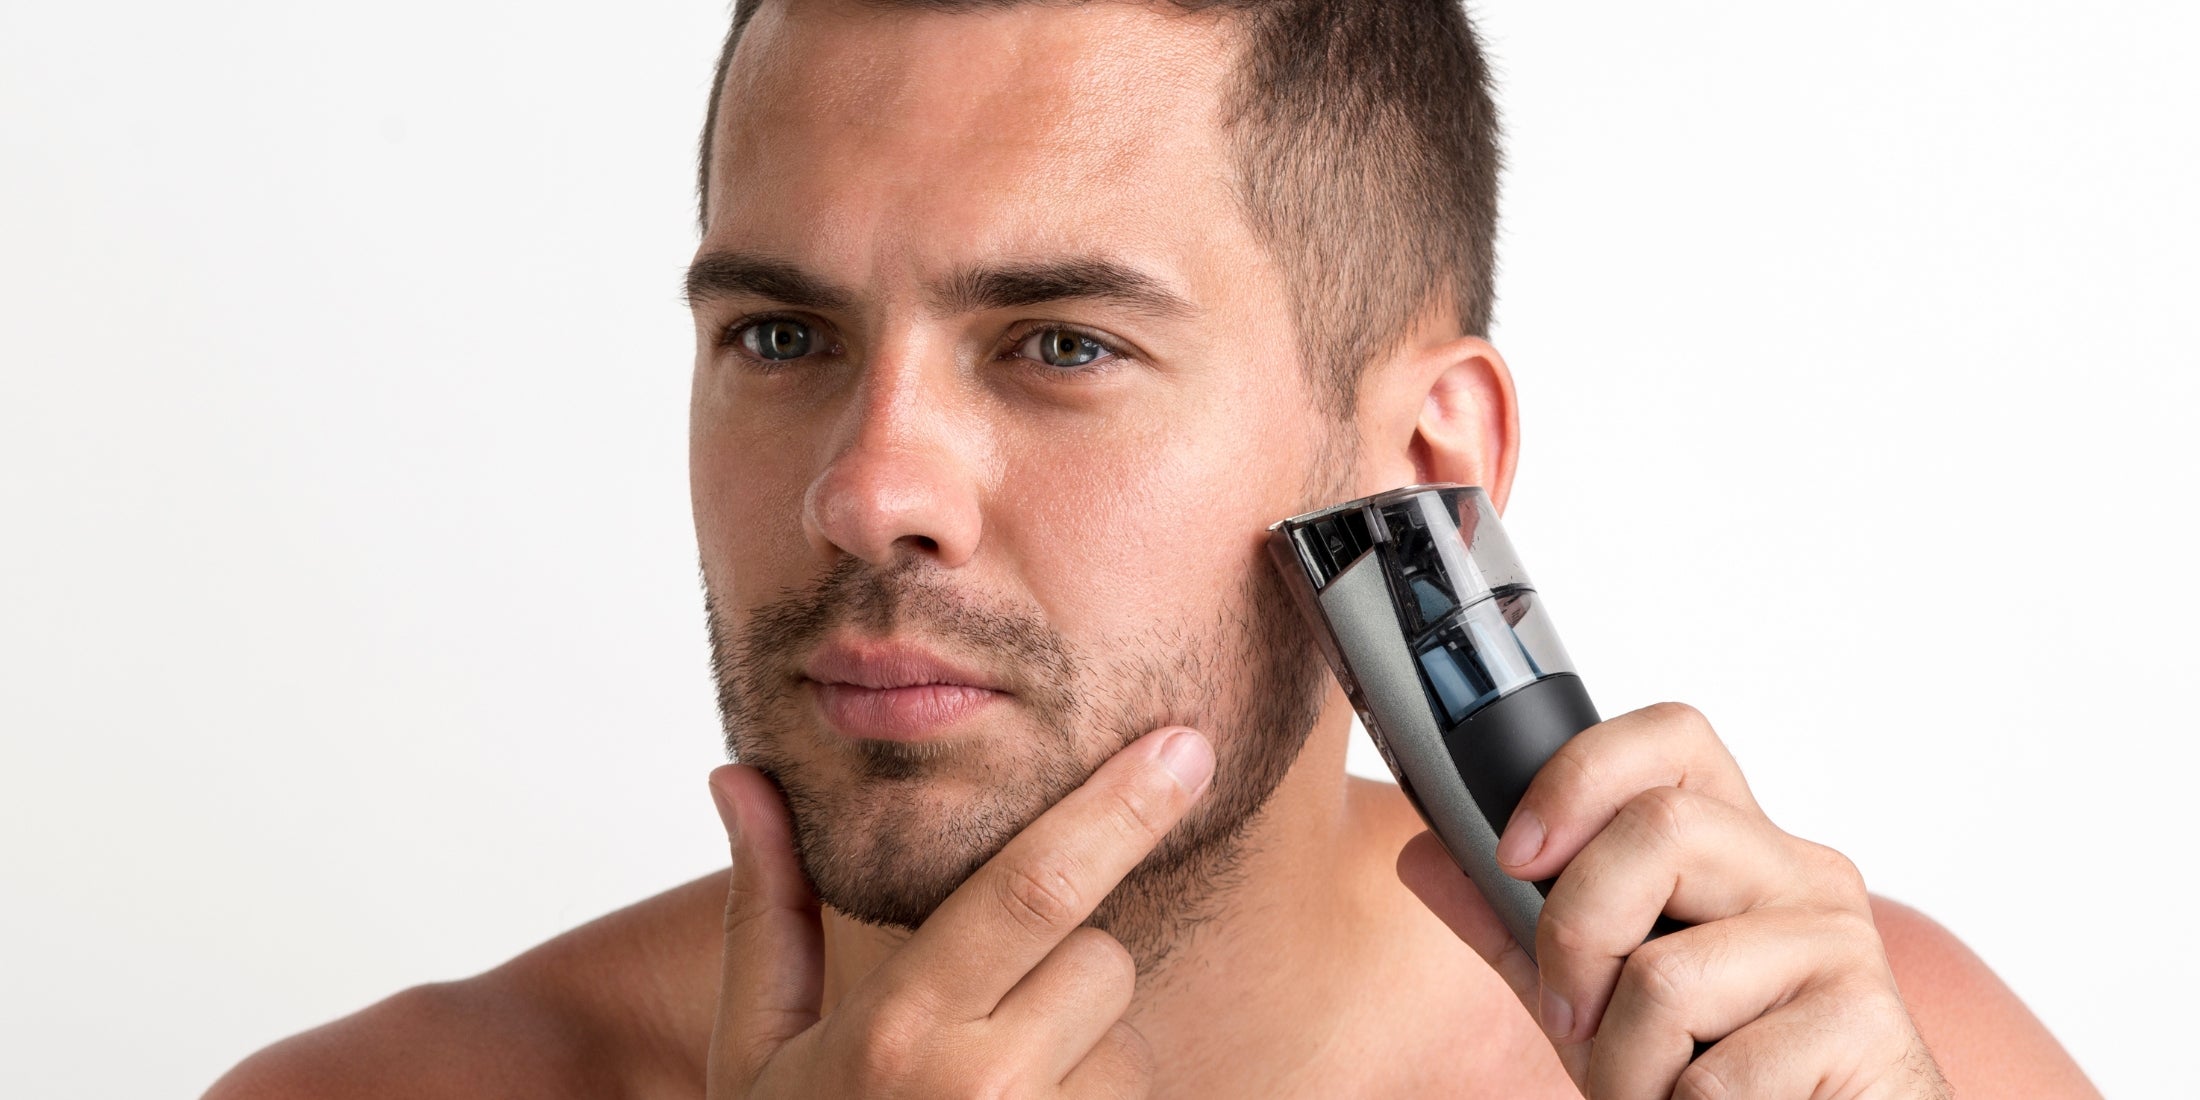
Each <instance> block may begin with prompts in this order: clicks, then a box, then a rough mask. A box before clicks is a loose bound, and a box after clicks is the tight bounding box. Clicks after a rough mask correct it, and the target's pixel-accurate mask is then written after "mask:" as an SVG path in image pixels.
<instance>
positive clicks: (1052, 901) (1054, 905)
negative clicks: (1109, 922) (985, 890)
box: [994, 853, 1084, 933]
mask: <svg viewBox="0 0 2200 1100" xmlns="http://www.w3.org/2000/svg"><path fill="white" fill-rule="evenodd" d="M1068 862H1069V861H1068V857H1067V856H1064V855H1062V854H1060V853H1049V854H1046V855H1042V856H1040V857H1039V858H1037V859H1035V860H1033V861H1031V862H1030V863H1029V864H1028V865H1026V864H1011V865H1009V866H1007V867H1004V868H1002V869H1001V874H1000V875H999V876H998V877H997V878H996V879H995V880H994V881H995V882H997V883H998V884H999V886H998V890H999V894H1000V905H1001V908H1002V909H1003V910H1005V911H1007V913H1008V916H1009V919H1011V920H1013V921H1015V922H1016V924H1017V926H1018V927H1021V928H1024V929H1026V930H1028V931H1031V932H1035V933H1051V932H1053V931H1054V930H1056V929H1058V928H1061V927H1062V926H1063V925H1067V924H1076V923H1077V922H1078V920H1079V919H1080V917H1079V914H1080V913H1082V912H1083V911H1084V909H1083V906H1082V904H1081V903H1082V900H1083V899H1082V898H1081V897H1080V896H1079V893H1078V890H1077V881H1076V879H1075V878H1074V877H1073V876H1072V875H1071V868H1070V867H1069V866H1068Z"/></svg>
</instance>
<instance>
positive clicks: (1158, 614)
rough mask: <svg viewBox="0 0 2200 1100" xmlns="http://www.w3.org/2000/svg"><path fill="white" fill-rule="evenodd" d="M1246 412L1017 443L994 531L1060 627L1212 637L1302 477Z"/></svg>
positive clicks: (1200, 413)
mask: <svg viewBox="0 0 2200 1100" xmlns="http://www.w3.org/2000/svg"><path fill="white" fill-rule="evenodd" d="M1248 411H1250V410H1246V409H1244V408H1243V406H1241V405H1240V404H1239V403H1237V402H1235V401H1218V402H1216V403H1215V404H1214V406H1213V407H1209V408H1203V409H1196V410H1180V411H1178V412H1177V413H1176V414H1175V415H1172V416H1169V417H1166V418H1154V419H1153V420H1152V421H1150V422H1148V423H1145V424H1143V425H1141V426H1139V427H1138V428H1136V429H1135V430H1132V429H1123V428H1121V427H1118V428H1117V429H1116V430H1111V431H1109V432H1107V433H1105V434H1104V435H1102V434H1099V433H1095V434H1094V435H1091V436H1080V437H1077V438H1071V439H1055V440H1044V439H1038V438H1033V439H1027V440H1023V441H1020V443H1019V445H1018V446H1017V447H1016V448H1013V451H1014V453H1016V454H1017V455H1018V456H1019V457H1018V459H1017V460H1016V462H1015V463H1014V465H1013V466H1012V468H1011V471H1010V476H1009V478H1008V479H1007V480H1006V483H1005V484H1004V494H1003V500H1002V501H1001V503H1002V505H1003V506H1002V507H1000V508H997V509H995V510H994V515H995V517H996V520H995V522H994V524H993V527H994V531H993V533H994V534H995V535H996V536H999V537H1001V538H1002V539H1003V540H1004V541H1006V542H1007V543H1009V547H1008V548H1007V553H1008V555H1009V556H1010V557H1011V558H1012V559H1013V560H1014V561H1016V562H1017V563H1018V568H1019V569H1020V571H1021V572H1022V574H1023V575H1022V577H1021V582H1022V584H1023V585H1024V586H1025V590H1026V591H1028V592H1030V593H1032V594H1033V597H1034V598H1035V599H1037V600H1038V601H1039V602H1040V603H1041V605H1042V607H1043V608H1044V610H1045V613H1046V614H1047V616H1048V617H1049V619H1050V620H1051V621H1053V622H1054V623H1055V624H1056V625H1057V626H1058V627H1059V628H1061V629H1062V630H1064V631H1065V632H1068V633H1070V634H1071V635H1072V636H1075V637H1080V638H1094V639H1097V638H1109V637H1126V636H1129V635H1132V634H1136V633H1145V632H1149V631H1151V630H1152V628H1153V627H1154V626H1155V624H1156V623H1157V621H1159V622H1169V621H1179V622H1181V623H1182V625H1184V626H1187V627H1190V628H1194V629H1205V628H1207V627H1209V626H1210V625H1211V624H1212V622H1213V614H1212V610H1211V609H1213V608H1215V607H1217V606H1219V605H1221V604H1222V603H1224V602H1226V601H1228V600H1229V599H1232V598H1234V597H1235V596H1236V594H1237V593H1238V592H1239V590H1240V588H1241V586H1242V584H1243V582H1244V577H1245V572H1246V570H1248V569H1255V568H1267V567H1268V566H1267V557H1266V538H1267V525H1268V524H1270V523H1273V522H1275V521H1276V520H1279V519H1282V518H1284V517H1285V516H1286V515H1289V514H1291V513H1290V511H1289V509H1290V508H1291V507H1292V506H1293V505H1294V504H1295V503H1297V495H1298V494H1297V489H1298V486H1299V484H1300V481H1301V480H1302V478H1303V476H1304V470H1303V468H1302V467H1300V466H1299V465H1298V463H1296V462H1295V461H1293V459H1292V457H1291V455H1290V452H1289V450H1288V449H1285V450H1284V451H1282V452H1280V453H1279V451H1278V450H1277V449H1276V448H1274V447H1271V446H1263V445H1262V443H1263V437H1264V435H1268V434H1271V433H1264V432H1263V431H1261V430H1259V420H1258V418H1257V417H1255V416H1251V415H1246V413H1247V412H1248ZM1279 489H1280V490H1281V491H1280V492H1279Z"/></svg>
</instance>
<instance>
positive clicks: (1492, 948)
mask: <svg viewBox="0 0 2200 1100" xmlns="http://www.w3.org/2000/svg"><path fill="white" fill-rule="evenodd" d="M1398 878H1399V880H1400V881H1402V882H1404V883H1405V884H1406V888H1407V889H1409V890H1412V891H1413V892H1414V894H1415V895H1416V896H1418V897H1419V898H1420V899H1421V904H1423V905H1426V906H1428V907H1429V909H1430V911H1432V912H1434V913H1435V914H1436V915H1437V916H1438V917H1441V918H1443V921H1444V923H1445V924H1447V925H1449V926H1450V927H1451V930H1452V933H1453V934H1454V935H1456V936H1458V937H1459V938H1460V939H1461V940H1462V941H1464V942H1465V943H1466V945H1467V946H1468V947H1471V948H1473V949H1474V953H1475V954H1477V955H1480V956H1482V961H1483V962H1486V963H1488V964H1489V966H1490V969H1491V970H1494V971H1496V972H1497V976H1498V977H1500V978H1503V979H1504V981H1505V984H1506V985H1508V986H1511V987H1512V991H1513V996H1515V997H1518V998H1520V1004H1521V1007H1523V1008H1525V1009H1527V1011H1528V1015H1529V1016H1530V1017H1534V1016H1535V1015H1536V1011H1537V984H1538V983H1537V977H1536V966H1535V960H1533V959H1530V958H1529V957H1528V953H1527V951H1525V950H1523V949H1522V948H1521V946H1520V944H1519V943H1517V942H1515V941H1514V940H1513V938H1512V932H1511V931H1510V930H1509V929H1507V928H1506V927H1505V922H1504V920H1503V919H1501V918H1499V917H1498V915H1497V911H1496V910H1494V909H1491V908H1490V903H1489V901H1488V899H1486V898H1484V897H1483V896H1482V891H1480V890H1478V889H1476V888H1475V885H1474V882H1473V880H1471V879H1469V878H1468V877H1467V876H1466V872H1464V871H1461V870H1460V869H1459V865H1458V864H1457V863H1455V862H1453V860H1452V858H1451V854H1450V853H1449V852H1446V851H1445V850H1444V845H1443V842H1442V841H1440V840H1438V839H1437V838H1436V834H1435V833H1432V832H1426V831H1424V832H1422V833H1421V835H1419V836H1416V837H1414V838H1413V839H1412V840H1409V841H1406V846H1405V848H1404V850H1402V851H1400V852H1399V853H1398ZM1551 1045H1552V1046H1553V1047H1554V1048H1556V1049H1557V1051H1558V1059H1559V1061H1560V1062H1561V1063H1563V1064H1564V1065H1565V1066H1566V1072H1567V1073H1569V1074H1571V1075H1572V1076H1573V1079H1574V1081H1575V1082H1576V1083H1578V1082H1580V1081H1581V1080H1582V1079H1583V1076H1584V1075H1585V1074H1586V1073H1587V1072H1588V1065H1589V1044H1588V1042H1587V1041H1586V1040H1580V1041H1574V1042H1562V1041H1559V1040H1556V1039H1554V1040H1552V1044H1551Z"/></svg>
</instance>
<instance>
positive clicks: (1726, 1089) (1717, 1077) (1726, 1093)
mask: <svg viewBox="0 0 2200 1100" xmlns="http://www.w3.org/2000/svg"><path fill="white" fill-rule="evenodd" d="M1738 1095H1740V1094H1739V1093H1737V1092H1736V1091H1735V1090H1734V1086H1733V1085H1731V1084H1729V1083H1728V1082H1727V1080H1726V1078H1725V1077H1724V1076H1722V1075H1721V1074H1720V1072H1719V1066H1718V1062H1717V1061H1716V1060H1714V1059H1712V1057H1711V1056H1710V1055H1709V1054H1705V1055H1704V1056H1703V1057H1701V1058H1698V1059H1696V1060H1695V1061H1693V1062H1690V1063H1688V1068H1687V1069H1684V1070H1682V1071H1681V1075H1680V1078H1679V1079H1678V1080H1676V1081H1674V1082H1673V1100H1734V1097H1736V1096H1738Z"/></svg>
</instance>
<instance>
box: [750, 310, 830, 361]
mask: <svg viewBox="0 0 2200 1100" xmlns="http://www.w3.org/2000/svg"><path fill="white" fill-rule="evenodd" d="M740 337H741V346H742V347H744V348H747V349H748V350H749V353H750V354H752V355H754V356H756V357H757V358H759V359H770V360H774V361H780V360H786V359H800V358H802V357H803V356H805V355H808V354H809V353H810V345H811V344H812V343H813V342H814V338H813V336H812V334H811V332H810V326H808V325H805V324H803V323H802V322H800V321H791V320H788V319H787V318H784V317H776V318H771V319H769V320H763V321H757V322H755V323H753V324H748V325H743V326H742V327H741V332H740Z"/></svg>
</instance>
